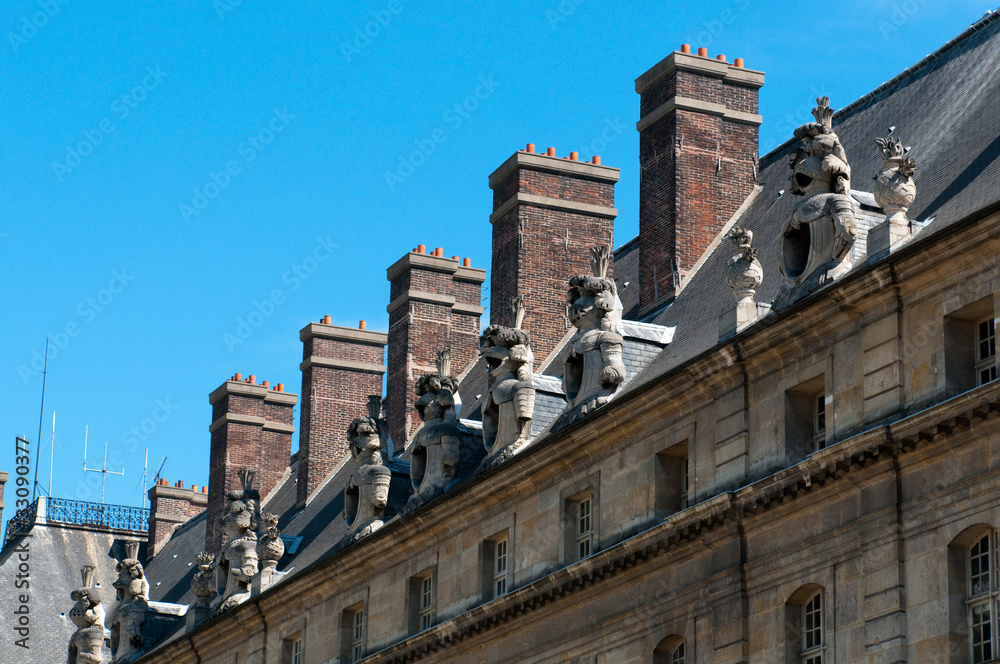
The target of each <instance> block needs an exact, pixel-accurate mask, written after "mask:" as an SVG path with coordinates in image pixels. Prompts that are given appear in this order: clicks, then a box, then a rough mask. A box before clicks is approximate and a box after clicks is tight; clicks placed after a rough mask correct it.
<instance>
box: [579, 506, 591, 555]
mask: <svg viewBox="0 0 1000 664" xmlns="http://www.w3.org/2000/svg"><path fill="white" fill-rule="evenodd" d="M576 506H577V507H576V509H577V511H576V523H577V527H576V556H577V560H583V559H584V558H586V557H587V556H589V555H590V551H591V543H592V540H593V532H594V531H593V514H592V510H593V507H594V506H593V499H592V498H584V499H583V500H581V501H580V502H578V503H577V504H576Z"/></svg>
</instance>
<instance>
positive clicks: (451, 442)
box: [403, 350, 461, 513]
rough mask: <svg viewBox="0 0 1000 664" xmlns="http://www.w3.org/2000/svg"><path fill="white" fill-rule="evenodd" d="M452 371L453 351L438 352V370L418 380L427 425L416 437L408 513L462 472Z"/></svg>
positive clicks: (420, 410)
mask: <svg viewBox="0 0 1000 664" xmlns="http://www.w3.org/2000/svg"><path fill="white" fill-rule="evenodd" d="M450 371H451V353H449V351H447V350H443V351H441V352H440V353H438V360H437V373H433V374H426V375H424V376H421V377H420V379H419V380H418V381H417V388H416V391H417V403H416V408H417V413H418V414H419V415H420V419H421V420H423V422H424V425H423V426H422V427H421V428H420V430H419V431H417V435H416V436H415V437H414V441H413V447H412V451H411V453H410V482H411V483H412V484H413V495H412V496H410V499H409V500H408V501H407V502H406V507H405V508H404V510H403V511H404V513H405V512H412V511H413V510H415V509H417V508H418V507H420V506H421V505H424V504H425V503H427V502H428V501H431V500H433V499H434V498H436V497H437V496H439V495H441V494H442V493H444V491H445V489H447V487H448V485H449V484H451V483H452V482H453V481H454V480H455V476H456V475H457V473H458V461H459V447H460V444H461V436H460V433H459V430H458V413H457V412H456V409H455V405H456V397H455V394H456V393H457V392H458V379H456V378H455V377H454V376H450V375H448V374H449V373H450Z"/></svg>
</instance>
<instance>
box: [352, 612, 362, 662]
mask: <svg viewBox="0 0 1000 664" xmlns="http://www.w3.org/2000/svg"><path fill="white" fill-rule="evenodd" d="M351 622H352V623H353V625H352V629H351V661H352V662H360V661H361V659H362V658H363V657H364V656H365V610H364V608H361V609H358V610H357V611H355V612H354V618H353V619H352V621H351Z"/></svg>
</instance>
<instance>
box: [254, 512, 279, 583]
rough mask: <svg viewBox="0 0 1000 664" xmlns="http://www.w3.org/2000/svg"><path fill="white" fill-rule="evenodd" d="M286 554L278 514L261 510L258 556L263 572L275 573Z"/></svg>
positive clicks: (269, 574) (268, 574)
mask: <svg viewBox="0 0 1000 664" xmlns="http://www.w3.org/2000/svg"><path fill="white" fill-rule="evenodd" d="M283 555H285V543H284V542H283V541H282V539H281V534H280V533H279V532H278V515H277V514H272V513H270V512H261V515H260V534H259V536H258V538H257V558H258V559H259V560H260V565H261V574H267V576H269V577H270V576H271V575H273V573H274V572H275V571H276V570H277V568H278V561H279V560H280V559H281V556H283Z"/></svg>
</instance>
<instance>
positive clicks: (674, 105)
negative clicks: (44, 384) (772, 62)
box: [635, 97, 764, 131]
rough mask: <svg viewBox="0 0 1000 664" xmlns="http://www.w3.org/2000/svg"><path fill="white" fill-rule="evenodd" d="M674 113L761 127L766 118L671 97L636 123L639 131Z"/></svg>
mask: <svg viewBox="0 0 1000 664" xmlns="http://www.w3.org/2000/svg"><path fill="white" fill-rule="evenodd" d="M674 111H692V112H694V113H704V114H706V115H718V116H721V117H722V118H724V119H726V120H731V121H733V122H742V123H744V124H751V125H760V124H761V123H762V122H763V121H764V118H763V117H762V116H761V115H758V114H756V113H745V112H743V111H734V110H732V109H730V108H727V107H726V106H725V104H716V103H715V102H711V101H700V100H698V99H692V98H690V97H671V98H670V99H668V100H667V101H665V102H664V103H663V104H661V105H660V106H659V107H658V108H656V109H655V110H653V111H652V112H650V113H647V114H646V116H645V117H643V118H641V119H640V120H639V121H638V122H636V123H635V128H636V130H637V131H642V130H643V129H645V128H646V127H649V126H650V125H652V124H654V123H656V122H659V121H660V120H662V119H663V118H664V117H665V116H667V115H668V114H670V113H672V112H674Z"/></svg>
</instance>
